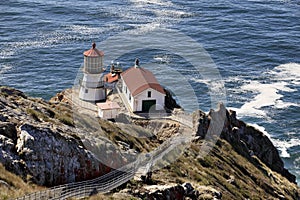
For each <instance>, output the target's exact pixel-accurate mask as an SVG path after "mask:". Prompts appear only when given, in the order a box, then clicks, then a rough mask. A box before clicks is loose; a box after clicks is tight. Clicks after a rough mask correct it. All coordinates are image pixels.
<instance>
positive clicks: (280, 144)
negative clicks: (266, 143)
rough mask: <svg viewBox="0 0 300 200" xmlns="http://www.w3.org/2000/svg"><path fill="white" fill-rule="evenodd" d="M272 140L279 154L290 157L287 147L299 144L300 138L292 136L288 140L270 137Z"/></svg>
mask: <svg viewBox="0 0 300 200" xmlns="http://www.w3.org/2000/svg"><path fill="white" fill-rule="evenodd" d="M272 142H273V144H274V146H275V147H277V149H278V150H279V151H280V152H281V153H280V156H281V157H283V158H288V157H290V154H289V153H288V149H289V148H291V147H295V146H299V145H300V139H297V138H292V139H290V140H278V139H272Z"/></svg>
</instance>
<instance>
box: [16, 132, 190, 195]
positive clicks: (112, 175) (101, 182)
mask: <svg viewBox="0 0 300 200" xmlns="http://www.w3.org/2000/svg"><path fill="white" fill-rule="evenodd" d="M190 139H191V137H186V136H176V137H173V138H169V139H168V140H166V141H165V142H164V143H163V144H161V145H160V146H159V147H158V148H157V149H156V150H155V151H153V152H152V153H150V156H145V155H143V156H139V157H138V158H137V160H136V161H135V162H133V163H130V164H127V165H125V166H123V167H121V168H119V169H116V170H113V171H111V172H109V173H107V174H105V175H103V176H100V177H98V178H95V179H92V180H87V181H82V182H75V183H69V184H65V185H60V186H55V187H52V188H49V189H47V190H44V191H38V192H35V193H32V194H29V195H26V196H23V197H19V198H17V200H27V199H30V200H32V199H39V200H43V199H45V200H46V199H53V200H56V199H67V198H71V197H72V198H83V197H87V196H91V195H94V194H97V193H107V192H109V191H111V190H112V189H114V188H116V187H118V186H120V185H122V184H124V183H126V182H128V181H129V180H131V179H132V178H133V177H134V175H135V174H136V172H137V171H138V169H139V168H143V167H147V164H148V163H149V161H151V163H152V164H154V163H156V162H157V161H158V160H160V159H161V158H163V156H164V155H165V154H167V153H169V152H170V151H171V150H172V149H173V148H175V147H176V146H177V145H178V144H181V143H182V142H186V141H190Z"/></svg>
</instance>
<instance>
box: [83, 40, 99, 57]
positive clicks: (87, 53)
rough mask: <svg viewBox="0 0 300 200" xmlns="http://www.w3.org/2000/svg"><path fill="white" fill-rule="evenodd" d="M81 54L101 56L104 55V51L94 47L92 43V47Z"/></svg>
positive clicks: (94, 44)
mask: <svg viewBox="0 0 300 200" xmlns="http://www.w3.org/2000/svg"><path fill="white" fill-rule="evenodd" d="M83 55H85V56H87V57H101V56H104V53H103V51H100V50H98V49H97V48H96V43H93V45H92V48H91V49H90V50H87V51H85V52H84V53H83Z"/></svg>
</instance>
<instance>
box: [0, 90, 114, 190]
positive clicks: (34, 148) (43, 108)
mask: <svg viewBox="0 0 300 200" xmlns="http://www.w3.org/2000/svg"><path fill="white" fill-rule="evenodd" d="M64 112H66V113H68V112H69V109H68V107H67V106H66V107H65V106H59V107H57V106H56V105H51V104H49V103H47V102H45V101H44V100H42V99H34V98H29V97H27V96H26V95H24V93H22V92H20V91H18V90H14V89H11V88H7V87H0V162H1V163H2V164H3V165H4V166H5V168H6V169H7V170H9V171H11V172H14V173H15V174H17V175H19V176H21V177H23V179H27V180H28V181H29V180H30V181H32V182H34V183H37V184H39V185H46V186H53V185H58V184H64V183H69V182H75V181H82V180H86V179H91V178H94V177H97V176H99V175H102V174H105V173H106V172H108V171H109V170H110V168H108V167H106V166H105V165H103V164H102V163H100V162H99V161H98V160H97V159H96V158H95V156H94V155H93V154H92V153H91V152H89V151H88V150H86V149H85V148H84V147H83V145H82V142H81V141H80V140H79V139H77V138H76V137H74V133H76V132H77V131H78V130H75V129H74V127H72V120H71V118H70V116H68V114H64ZM70 125H71V126H70Z"/></svg>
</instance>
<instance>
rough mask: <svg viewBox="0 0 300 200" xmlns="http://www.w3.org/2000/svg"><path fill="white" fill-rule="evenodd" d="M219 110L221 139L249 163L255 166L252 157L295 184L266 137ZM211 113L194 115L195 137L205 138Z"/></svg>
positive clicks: (222, 107) (294, 180)
mask: <svg viewBox="0 0 300 200" xmlns="http://www.w3.org/2000/svg"><path fill="white" fill-rule="evenodd" d="M221 110H223V111H224V112H226V116H225V120H224V126H223V129H222V133H221V135H220V137H221V138H223V139H225V140H226V141H228V142H229V143H230V144H231V145H232V146H233V147H234V149H235V150H236V151H237V152H238V153H239V154H241V155H243V156H244V157H246V158H247V159H248V160H249V161H251V162H253V163H254V164H255V163H256V160H255V159H252V157H253V156H256V157H258V158H259V159H260V160H261V161H262V162H263V163H264V164H266V165H267V166H268V167H269V168H270V169H272V170H274V171H275V172H278V173H280V174H281V175H283V176H284V177H286V178H287V179H288V180H289V181H291V182H293V183H296V177H295V176H294V175H293V174H291V173H290V172H289V171H288V170H286V169H285V168H284V164H283V161H282V160H281V158H280V156H279V153H278V150H277V149H276V147H275V146H274V145H273V144H272V142H271V140H270V139H269V138H268V137H267V136H266V135H264V134H263V133H262V132H261V131H259V130H257V129H255V128H254V127H252V126H249V125H247V124H246V123H245V122H243V121H241V120H238V119H237V117H236V112H235V111H233V110H226V109H225V107H224V106H223V105H222V104H221V105H220V109H219V112H221ZM212 112H213V111H211V112H210V113H209V114H208V115H206V114H205V113H204V112H202V111H201V110H198V111H196V112H195V113H194V129H195V130H196V135H197V136H200V137H201V138H205V135H206V133H207V131H208V127H209V125H210V121H211V120H210V119H211V113H212ZM220 121H221V120H220Z"/></svg>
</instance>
